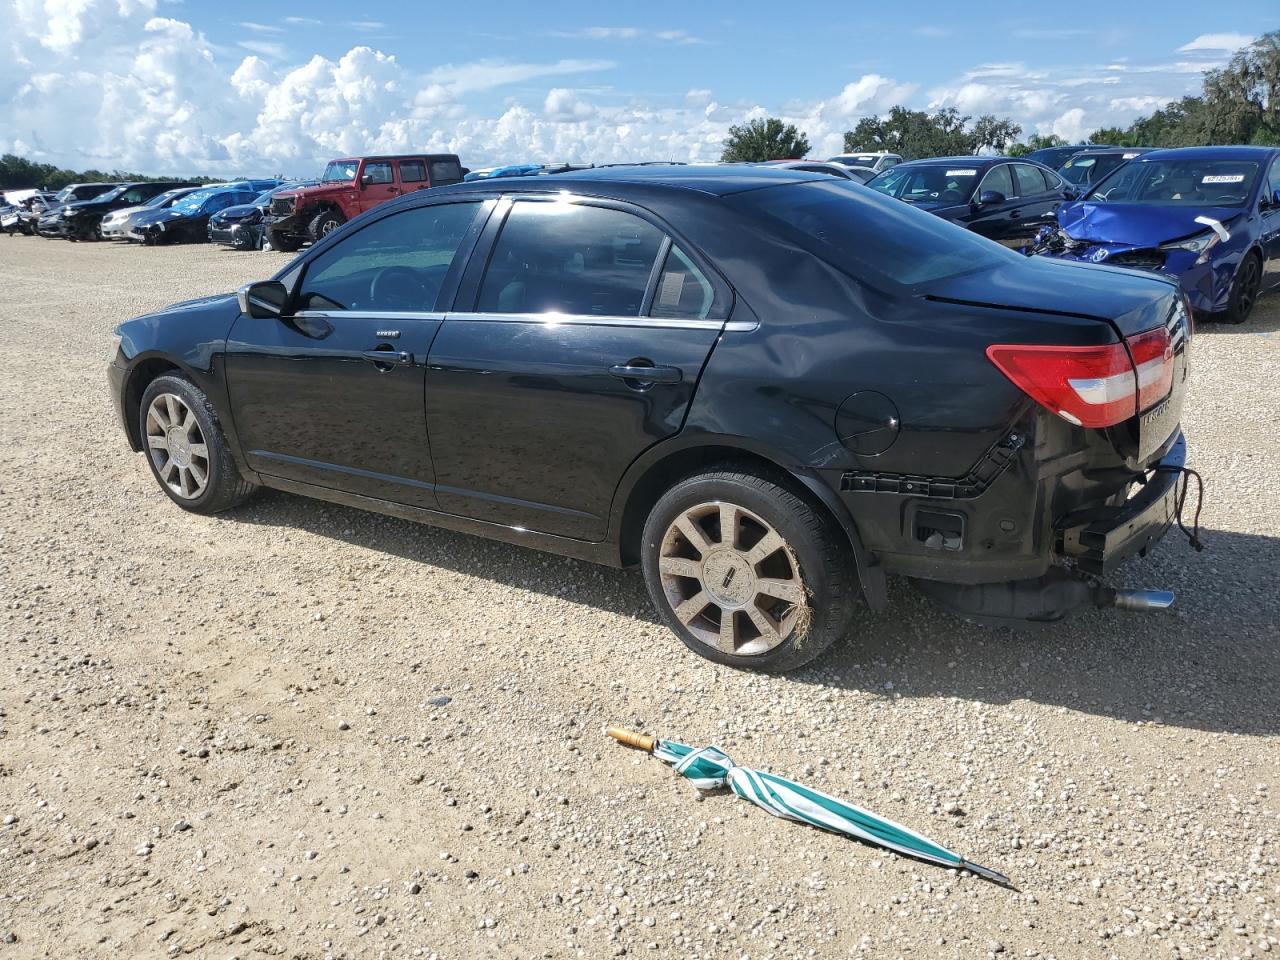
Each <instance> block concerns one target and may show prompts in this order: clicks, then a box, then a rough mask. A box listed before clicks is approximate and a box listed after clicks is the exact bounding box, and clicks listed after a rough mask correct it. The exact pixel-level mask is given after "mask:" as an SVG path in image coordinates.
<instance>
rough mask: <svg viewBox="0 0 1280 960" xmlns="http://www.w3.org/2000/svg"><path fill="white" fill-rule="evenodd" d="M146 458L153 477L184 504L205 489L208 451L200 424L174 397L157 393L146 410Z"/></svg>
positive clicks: (207, 480)
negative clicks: (153, 469) (153, 466)
mask: <svg viewBox="0 0 1280 960" xmlns="http://www.w3.org/2000/svg"><path fill="white" fill-rule="evenodd" d="M146 434H147V454H148V455H149V456H150V457H151V462H152V463H153V464H155V468H156V475H157V476H158V477H159V478H160V482H161V483H163V484H164V485H165V486H166V487H168V488H169V490H170V491H171V492H172V493H173V494H174V495H175V496H178V497H181V498H182V499H184V500H195V499H196V498H197V497H199V496H200V495H201V494H202V493H204V491H205V487H207V486H208V485H209V447H208V445H207V444H206V442H205V437H204V433H203V432H202V431H201V430H200V422H199V421H198V420H196V415H195V414H194V413H193V412H192V410H191V408H190V407H189V406H187V404H186V401H184V400H183V399H182V398H181V397H179V396H178V395H177V394H173V393H161V394H157V395H156V398H155V399H154V400H152V401H151V406H150V407H148V408H147V421H146Z"/></svg>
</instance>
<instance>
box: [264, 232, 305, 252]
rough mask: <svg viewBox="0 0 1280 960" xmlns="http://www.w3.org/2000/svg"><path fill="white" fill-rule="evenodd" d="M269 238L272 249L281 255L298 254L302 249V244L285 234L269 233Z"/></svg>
mask: <svg viewBox="0 0 1280 960" xmlns="http://www.w3.org/2000/svg"><path fill="white" fill-rule="evenodd" d="M267 238H268V239H269V240H270V241H271V249H272V250H278V251H280V252H281V253H297V252H298V251H299V250H301V249H302V244H301V243H300V242H299V241H297V240H295V239H293V237H290V236H286V235H285V234H283V233H277V232H276V231H275V230H271V231H269V232H268V234H267Z"/></svg>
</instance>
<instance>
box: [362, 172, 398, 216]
mask: <svg viewBox="0 0 1280 960" xmlns="http://www.w3.org/2000/svg"><path fill="white" fill-rule="evenodd" d="M358 186H359V191H358V196H359V200H358V201H357V202H358V204H359V207H360V209H361V211H364V210H372V209H373V208H374V207H376V206H377V205H378V204H380V203H385V202H386V201H388V200H390V199H392V198H393V197H398V196H399V195H400V184H399V183H398V182H397V180H396V168H395V162H394V161H392V160H366V161H365V162H364V165H363V167H362V168H361V170H360V182H359V184H358Z"/></svg>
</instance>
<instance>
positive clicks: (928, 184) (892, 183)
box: [867, 161, 979, 203]
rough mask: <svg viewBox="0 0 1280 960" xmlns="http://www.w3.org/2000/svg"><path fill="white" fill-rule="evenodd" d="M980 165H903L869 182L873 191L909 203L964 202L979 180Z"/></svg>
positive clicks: (962, 163) (960, 163) (961, 163)
mask: <svg viewBox="0 0 1280 960" xmlns="http://www.w3.org/2000/svg"><path fill="white" fill-rule="evenodd" d="M978 172H979V171H978V167H977V166H976V165H975V166H966V165H965V164H964V162H963V161H961V162H959V163H955V164H942V163H929V164H921V165H920V166H910V165H908V164H899V165H898V166H896V167H894V168H892V169H891V170H886V171H885V172H884V173H882V174H880V175H879V176H878V177H873V178H872V179H870V180H868V181H867V186H868V187H870V188H871V189H872V190H878V191H879V192H880V193H883V194H886V195H888V196H890V197H897V198H898V199H899V200H906V201H907V202H908V203H964V202H965V201H966V200H968V199H969V195H970V194H971V193H973V187H974V184H975V183H977V181H978Z"/></svg>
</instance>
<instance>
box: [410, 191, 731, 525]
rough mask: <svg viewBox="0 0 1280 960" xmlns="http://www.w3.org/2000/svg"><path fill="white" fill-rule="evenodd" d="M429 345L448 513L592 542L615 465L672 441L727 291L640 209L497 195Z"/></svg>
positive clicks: (431, 407) (617, 472)
mask: <svg viewBox="0 0 1280 960" xmlns="http://www.w3.org/2000/svg"><path fill="white" fill-rule="evenodd" d="M486 234H487V236H486V239H485V240H484V241H482V242H481V245H480V247H479V248H478V249H477V254H476V256H474V257H473V258H472V266H470V267H468V270H467V274H466V276H465V277H464V280H463V283H462V287H461V289H460V291H459V297H458V303H457V305H456V312H451V313H450V314H449V315H448V316H447V318H446V320H445V323H444V325H443V327H442V328H441V330H440V333H439V335H438V336H437V337H436V340H435V343H434V345H433V346H432V348H431V358H430V370H429V371H428V374H427V423H428V429H429V430H430V432H431V447H432V453H433V456H434V459H435V465H436V477H437V488H436V489H437V497H438V500H439V503H440V507H441V509H443V510H445V511H448V512H450V513H455V514H459V515H462V516H467V517H473V518H476V519H481V520H487V521H491V522H494V523H500V524H504V525H509V526H519V527H524V528H527V529H530V530H536V531H540V532H544V533H550V534H557V535H560V536H565V537H573V538H576V539H581V540H592V541H596V540H601V539H603V538H604V536H605V533H606V530H607V527H608V517H609V508H610V504H611V501H612V498H613V492H614V490H615V488H616V487H617V484H618V481H619V480H620V478H621V476H622V474H623V471H624V470H626V468H627V466H628V465H629V464H630V463H631V462H632V461H633V460H634V459H635V458H636V457H637V456H639V454H640V453H642V452H643V451H644V450H645V449H646V448H647V447H649V446H650V445H651V444H653V443H655V442H657V441H658V440H660V439H662V438H663V437H666V436H669V435H671V434H673V433H675V432H677V431H678V430H679V429H680V427H681V425H682V423H683V422H684V416H685V412H686V410H687V409H688V406H689V401H690V400H691V399H692V397H693V391H694V386H695V384H696V383H697V379H698V376H699V374H700V372H701V370H702V366H703V363H704V362H705V361H706V358H707V355H708V354H709V353H710V351H711V347H712V345H713V344H714V343H715V341H716V338H717V337H718V336H719V335H720V331H721V329H722V328H723V325H724V318H725V317H726V316H727V314H728V309H729V304H730V302H731V295H730V293H729V290H728V288H727V287H726V286H725V285H724V284H723V281H721V280H720V279H719V278H718V277H716V276H715V274H714V272H713V271H712V270H711V269H710V268H709V267H708V266H706V265H705V264H704V263H702V262H701V261H700V260H698V259H696V257H695V255H694V254H693V253H692V252H691V251H687V250H683V249H681V248H680V247H679V245H677V244H673V243H672V242H671V240H670V238H669V237H668V236H667V234H666V232H665V231H664V230H663V228H662V227H661V226H660V225H658V224H657V223H656V222H654V221H653V220H651V219H648V218H647V216H645V215H642V214H641V213H640V212H639V211H637V210H633V209H630V208H628V207H626V206H625V205H622V204H617V203H612V202H607V201H594V200H591V201H576V200H572V201H571V200H564V199H559V198H550V197H529V198H522V199H517V200H515V201H514V202H508V201H506V200H504V201H501V203H500V208H499V210H498V211H497V212H495V214H494V216H493V217H492V218H491V220H490V229H488V230H486Z"/></svg>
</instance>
